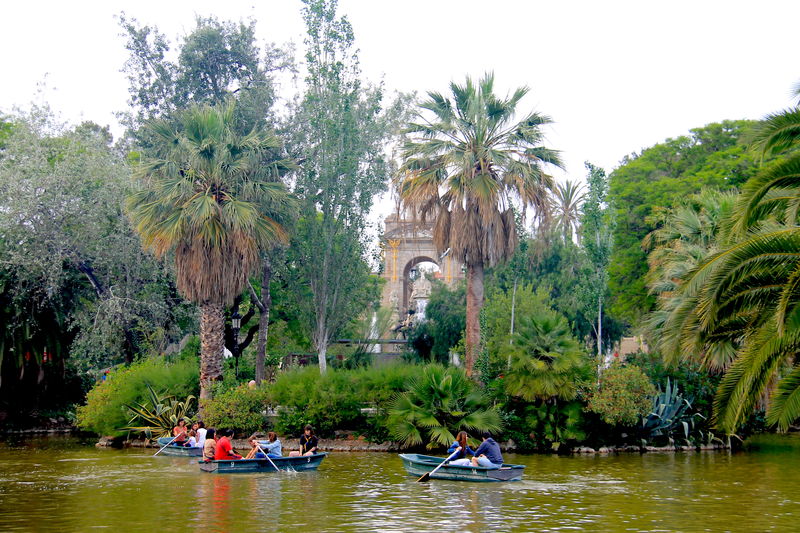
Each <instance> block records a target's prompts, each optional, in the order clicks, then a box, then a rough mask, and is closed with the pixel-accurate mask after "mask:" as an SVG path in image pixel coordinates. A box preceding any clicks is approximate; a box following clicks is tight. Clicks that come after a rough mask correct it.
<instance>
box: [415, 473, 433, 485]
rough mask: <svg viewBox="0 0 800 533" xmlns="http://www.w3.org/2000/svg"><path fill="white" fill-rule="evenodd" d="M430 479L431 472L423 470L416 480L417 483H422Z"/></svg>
mask: <svg viewBox="0 0 800 533" xmlns="http://www.w3.org/2000/svg"><path fill="white" fill-rule="evenodd" d="M430 480H431V473H430V472H425V473H424V474H422V477H421V478H419V479H418V480H417V483H422V482H424V481H430Z"/></svg>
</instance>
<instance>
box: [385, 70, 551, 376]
mask: <svg viewBox="0 0 800 533" xmlns="http://www.w3.org/2000/svg"><path fill="white" fill-rule="evenodd" d="M450 92H451V93H452V96H451V97H450V98H448V97H446V96H444V95H442V94H440V93H437V92H429V93H428V99H427V100H425V101H423V102H422V103H421V104H420V105H419V112H418V117H419V119H420V120H419V122H415V123H412V124H410V125H409V127H408V129H407V131H406V134H407V137H406V141H405V143H404V146H403V150H402V157H403V159H404V163H403V165H402V168H401V170H404V171H405V174H404V175H403V176H402V177H401V178H400V179H399V184H398V185H399V187H398V189H399V195H400V199H401V201H402V202H403V204H404V206H406V207H407V208H409V209H410V210H411V211H412V212H414V213H415V214H418V215H419V216H420V217H421V218H422V219H423V221H424V220H426V219H428V218H432V219H433V220H434V233H433V240H434V243H435V244H436V246H437V248H438V249H439V251H440V252H441V253H443V252H444V251H445V250H447V249H450V250H451V253H452V254H453V257H455V258H457V259H458V260H459V261H461V262H462V263H463V264H464V265H465V266H466V269H467V325H466V335H465V347H466V350H465V351H466V353H465V359H466V370H467V374H468V375H470V376H471V375H472V368H473V364H474V362H475V356H476V353H477V350H478V346H479V344H480V323H479V320H480V319H479V314H480V310H481V308H482V306H483V276H484V268H486V267H489V266H492V265H494V264H496V263H498V262H500V261H503V260H505V259H507V258H508V257H510V256H511V255H512V254H513V253H514V250H515V248H516V244H517V232H516V227H515V221H514V206H515V203H516V204H517V206H518V207H519V208H521V209H522V210H523V211H524V210H526V209H527V208H533V210H534V212H535V214H536V215H537V216H542V215H543V214H545V213H546V212H547V210H548V203H549V198H548V191H549V190H550V189H552V187H553V180H552V178H551V176H549V175H547V174H546V173H545V172H544V170H543V165H544V164H553V165H559V166H560V165H561V162H560V159H559V156H558V153H557V152H556V151H554V150H551V149H549V148H545V147H544V146H542V145H541V142H542V140H543V134H542V126H545V125H547V124H550V123H551V120H550V118H548V117H547V116H544V115H541V114H539V113H535V112H532V113H528V114H526V115H524V116H523V117H522V119H521V120H516V119H515V114H516V109H517V105H518V104H519V102H520V100H522V98H523V97H524V96H525V95H526V94H527V93H528V89H527V88H526V87H521V88H518V89H516V90H515V91H514V92H513V93H512V94H511V95H510V96H508V97H507V98H500V97H498V96H497V95H495V94H494V75H493V74H486V75H485V76H484V77H483V78H481V79H480V80H479V81H478V82H474V81H473V80H472V79H471V78H469V77H467V79H466V81H465V82H464V84H463V85H460V84H457V83H451V84H450Z"/></svg>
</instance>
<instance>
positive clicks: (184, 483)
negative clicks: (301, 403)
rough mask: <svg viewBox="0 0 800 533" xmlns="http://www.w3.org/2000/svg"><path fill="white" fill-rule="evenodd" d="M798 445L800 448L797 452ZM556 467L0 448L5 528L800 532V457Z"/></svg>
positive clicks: (720, 456) (614, 459)
mask: <svg viewBox="0 0 800 533" xmlns="http://www.w3.org/2000/svg"><path fill="white" fill-rule="evenodd" d="M792 442H796V441H792ZM773 444H774V443H770V442H767V443H766V444H765V445H763V446H761V447H759V448H758V449H755V450H754V451H751V452H749V453H738V454H733V455H731V454H727V453H691V454H677V455H671V454H666V455H660V454H645V455H620V456H608V457H600V456H593V457H585V456H584V457H551V456H523V455H511V454H507V455H506V461H507V462H516V463H521V464H524V465H526V466H527V469H526V474H525V477H524V480H523V481H521V482H516V483H486V484H473V483H461V482H452V481H436V480H434V481H431V482H430V483H416V482H415V481H414V478H411V477H408V476H406V475H405V473H404V471H403V469H402V467H401V463H400V460H399V459H398V458H397V456H396V455H394V454H378V453H372V454H346V453H337V454H331V455H329V456H328V458H327V459H326V460H325V461H324V462H323V464H322V466H321V467H320V469H319V471H317V472H305V473H280V474H234V475H220V474H205V473H201V472H199V471H198V467H197V464H196V463H194V462H193V461H192V460H191V459H183V458H174V457H160V456H159V457H151V454H152V450H138V449H131V450H97V449H95V448H94V447H92V446H91V445H88V446H87V445H86V444H80V443H78V442H77V441H75V440H70V439H43V440H29V441H20V442H6V443H0V531H53V530H60V531H65V532H66V531H85V530H89V529H93V528H104V529H110V530H116V531H134V530H136V531H144V530H157V531H166V530H173V531H187V530H190V531H270V530H271V531H303V532H309V533H311V532H318V531H455V530H460V531H487V530H493V531H797V530H800V491H798V489H800V484H798V481H797V472H798V471H800V470H799V469H798V467H800V448H797V447H794V446H782V445H781V446H774V445H773Z"/></svg>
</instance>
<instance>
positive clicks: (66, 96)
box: [0, 0, 800, 206]
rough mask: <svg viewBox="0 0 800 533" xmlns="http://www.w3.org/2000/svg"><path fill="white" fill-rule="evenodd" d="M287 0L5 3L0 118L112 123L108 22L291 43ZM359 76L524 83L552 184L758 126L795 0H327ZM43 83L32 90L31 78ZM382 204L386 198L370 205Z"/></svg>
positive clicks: (119, 101)
mask: <svg viewBox="0 0 800 533" xmlns="http://www.w3.org/2000/svg"><path fill="white" fill-rule="evenodd" d="M300 7H301V4H300V2H299V0H261V1H259V0H250V1H248V2H244V1H240V0H224V1H219V0H217V1H209V0H194V1H192V2H185V1H170V0H162V1H160V2H155V1H152V0H126V1H120V0H109V1H104V2H81V1H78V2H63V1H53V2H42V1H36V0H29V1H25V2H6V3H4V5H3V7H2V11H1V12H0V13H1V15H0V51H1V52H0V73H2V82H1V83H0V110H4V111H10V110H11V108H12V107H13V106H15V105H18V106H23V107H25V106H26V105H27V104H28V103H29V102H31V101H37V102H39V101H41V100H42V99H44V100H46V101H48V102H49V103H50V104H51V106H52V107H53V108H54V109H55V110H56V111H58V112H60V113H61V115H62V118H63V119H64V120H67V121H70V122H78V121H80V120H93V121H95V122H98V123H100V124H111V125H112V130H113V131H116V132H119V128H118V127H117V126H116V121H115V118H114V115H113V113H114V112H115V111H119V110H122V109H124V108H125V106H126V101H127V82H126V80H125V78H124V76H123V74H122V73H121V72H120V69H121V68H122V65H123V63H124V61H125V59H126V57H127V51H126V50H125V48H124V39H123V38H122V37H121V36H120V35H119V34H120V30H119V26H118V24H117V21H116V20H115V19H114V15H116V14H118V13H119V12H120V11H125V12H126V14H128V15H129V16H133V17H135V18H137V19H138V20H139V21H140V22H141V23H147V24H155V25H157V26H158V27H159V29H160V30H161V31H162V32H163V33H165V34H166V35H167V36H168V37H170V38H171V39H173V41H174V40H176V38H177V37H179V36H182V35H184V34H185V33H187V32H188V31H190V30H191V29H192V28H193V27H194V16H195V14H199V15H210V14H213V15H216V16H218V17H219V18H221V19H233V20H238V19H241V18H246V17H249V16H253V17H254V18H255V19H256V20H257V21H258V31H259V37H260V38H261V39H262V40H269V41H274V42H277V43H283V42H287V41H290V40H291V41H294V42H295V43H296V44H297V45H298V59H300V57H299V56H300V55H301V51H302V40H303V31H304V29H303V23H302V20H301V18H300ZM339 12H340V13H341V14H346V15H347V16H348V17H349V18H350V20H351V22H352V24H353V28H354V30H355V35H356V45H357V46H358V48H359V49H360V50H361V52H360V57H361V63H362V70H363V72H364V74H365V77H367V78H369V79H372V80H375V81H377V80H379V79H381V78H383V79H384V81H385V83H386V86H387V88H388V89H390V90H392V89H396V90H401V91H418V92H420V93H424V92H425V91H427V90H446V88H447V83H448V82H450V81H451V80H457V81H460V80H462V79H463V77H464V76H465V75H466V74H471V75H473V76H480V75H481V74H482V73H483V72H485V71H487V70H493V71H494V72H495V74H496V81H497V84H498V85H499V87H500V88H502V90H503V91H504V92H505V91H506V90H508V89H511V88H513V87H516V86H518V85H522V84H526V85H528V86H529V87H530V88H531V93H530V95H529V96H528V98H527V100H526V101H524V102H523V106H522V107H523V109H525V110H527V109H528V108H531V109H536V110H538V111H540V112H543V113H546V114H548V115H550V116H551V117H552V118H553V119H554V120H555V122H556V123H555V125H554V126H553V127H552V128H551V130H550V131H549V133H548V145H549V146H550V147H552V148H556V149H560V150H562V151H563V157H564V159H565V161H566V164H567V176H569V177H571V178H582V177H583V174H584V169H583V161H585V160H589V161H592V162H593V163H595V164H598V165H600V166H603V167H605V168H606V169H607V170H609V171H610V170H612V169H613V168H614V167H615V166H616V165H617V163H618V162H619V161H620V159H621V158H622V157H623V156H624V155H626V154H629V153H631V152H633V151H638V150H641V149H642V148H645V147H647V146H651V145H653V144H655V143H657V142H660V141H662V140H664V139H666V138H667V137H674V136H678V135H681V134H684V133H686V132H687V131H688V130H689V129H690V128H694V127H698V126H702V125H704V124H707V123H709V122H713V121H719V120H723V119H738V118H752V119H758V118H761V117H762V116H763V115H765V114H766V113H769V112H772V111H777V110H779V109H781V108H784V107H787V106H788V105H790V104H791V103H792V101H791V98H790V92H791V88H792V86H793V85H794V84H795V83H796V82H797V81H798V80H800V70H798V64H797V49H798V46H797V21H798V20H800V2H798V1H783V2H779V1H763V0H762V1H760V2H753V1H747V2H741V1H710V0H694V1H683V0H672V1H652V0H651V1H643V0H637V1H624V2H623V1H610V0H607V1H605V2H598V1H583V2H578V1H555V0H551V1H549V2H542V1H534V0H530V1H524V0H517V1H510V0H491V1H488V0H484V1H476V0H460V1H459V0H427V1H422V0H405V1H402V2H399V1H393V2H389V1H387V0H340V4H339ZM45 78H46V86H47V90H46V91H45V92H44V94H43V95H42V96H37V93H36V91H37V84H39V83H40V82H42V81H43V80H45ZM382 204H383V205H384V206H385V205H386V204H385V202H384V203H382Z"/></svg>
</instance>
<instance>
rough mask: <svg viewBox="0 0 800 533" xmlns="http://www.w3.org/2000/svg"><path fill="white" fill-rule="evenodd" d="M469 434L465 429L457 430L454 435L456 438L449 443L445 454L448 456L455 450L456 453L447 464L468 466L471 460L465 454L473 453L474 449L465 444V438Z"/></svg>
mask: <svg viewBox="0 0 800 533" xmlns="http://www.w3.org/2000/svg"><path fill="white" fill-rule="evenodd" d="M468 438H469V435H467V432H466V431H459V432H458V435H456V440H455V442H453V444H451V445H450V448H448V449H447V456H448V457H450V455H452V454H453V453H454V452H455V451H456V450H458V454H457V455H456V456H455V458H454V459H453V460H451V461H450V463H449V464H451V465H457V466H469V465H471V464H472V462H471V461H470V460H469V459H467V454H469V455H475V451H474V450H473V449H472V448H470V447H469V445H468V444H467V439H468Z"/></svg>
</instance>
